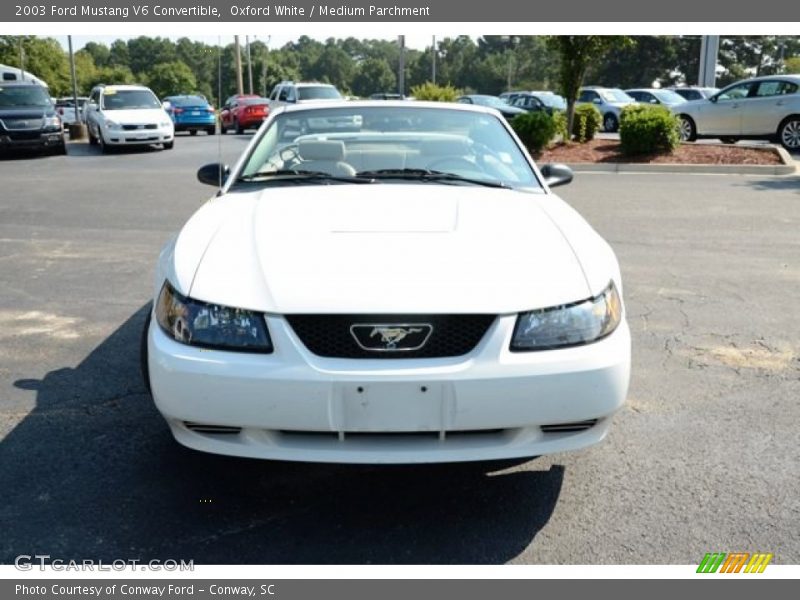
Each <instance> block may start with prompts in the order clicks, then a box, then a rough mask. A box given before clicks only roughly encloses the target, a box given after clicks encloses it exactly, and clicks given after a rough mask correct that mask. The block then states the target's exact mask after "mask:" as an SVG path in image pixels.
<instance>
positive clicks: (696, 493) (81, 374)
mask: <svg viewBox="0 0 800 600" xmlns="http://www.w3.org/2000/svg"><path fill="white" fill-rule="evenodd" d="M219 140H220V138H218V137H206V136H205V135H202V134H201V135H199V136H197V137H193V138H189V137H183V136H182V137H180V138H179V139H178V140H177V141H176V143H175V148H174V149H173V150H172V151H168V152H165V151H157V150H152V151H134V152H126V153H115V154H112V155H108V156H102V155H100V154H99V153H98V152H97V151H96V150H95V149H94V148H90V147H89V146H87V145H84V144H71V145H70V148H69V155H68V156H63V157H55V156H54V157H44V158H32V157H26V158H22V159H2V160H0V522H2V523H3V532H2V535H0V562H2V563H10V562H13V560H14V557H15V556H17V555H19V554H49V555H51V556H52V557H53V558H62V559H75V560H79V559H83V558H101V559H103V560H108V561H110V560H113V559H120V558H122V559H129V558H137V559H142V560H147V559H151V558H158V559H162V560H163V559H168V558H174V559H185V560H189V559H194V560H195V562H197V563H199V564H202V563H233V564H237V563H280V564H283V563H311V564H317V563H355V564H364V563H373V564H374V563H485V564H497V563H509V562H510V563H559V564H565V563H566V564H593V563H600V564H611V563H653V564H671V563H673V564H674V563H677V564H692V563H693V564H697V563H698V562H699V561H700V559H701V558H702V557H703V555H704V554H705V553H706V552H710V551H722V552H729V551H749V552H753V551H761V552H772V553H774V555H775V558H774V562H775V563H778V564H780V563H783V564H788V563H795V564H796V563H798V562H800V531H799V530H798V523H800V428H798V425H797V424H798V423H799V422H800V403H798V398H800V360H799V359H798V356H800V342H799V341H798V339H799V337H798V326H797V315H798V307H797V299H798V298H800V236H798V231H800V176H798V175H795V176H788V177H757V176H722V175H670V174H659V175H644V174H639V175H614V174H588V173H581V174H578V175H577V176H576V179H575V181H574V182H573V184H572V185H570V186H566V187H564V188H559V192H560V193H561V195H562V197H563V198H565V199H566V200H567V201H568V202H570V203H571V204H572V205H573V206H575V207H576V208H577V209H578V210H579V211H581V212H582V213H583V214H584V216H585V217H586V218H587V219H588V220H589V221H590V222H591V223H592V224H593V225H594V226H595V227H596V228H597V229H598V231H600V233H601V234H602V235H603V236H604V237H605V238H606V239H607V240H608V241H609V242H610V243H611V244H612V246H613V247H614V248H615V249H616V251H617V254H618V256H619V259H620V262H621V265H622V269H623V277H624V282H625V290H624V292H625V298H626V301H627V310H628V319H629V322H630V325H631V329H632V332H633V373H632V381H631V387H630V393H629V398H628V403H627V406H626V408H625V409H624V410H623V411H621V413H620V414H619V415H618V417H617V418H616V422H615V426H614V427H613V429H612V431H611V434H610V436H609V438H608V439H607V440H606V441H605V442H604V443H603V444H602V445H600V446H597V447H595V448H592V449H589V450H586V451H582V452H577V453H572V454H563V455H554V456H549V457H542V458H538V459H535V460H531V461H527V462H519V463H518V464H511V465H508V464H504V465H486V464H476V465H440V466H416V467H408V466H399V467H349V466H331V465H309V464H292V463H274V462H260V461H251V460H243V459H233V458H224V457H217V456H212V455H204V454H201V453H196V452H193V451H190V450H187V449H184V448H182V447H180V446H178V445H177V443H175V442H174V441H173V439H172V437H171V435H170V433H169V431H168V429H167V426H166V424H165V423H164V422H163V421H162V419H161V418H160V416H159V415H158V414H157V412H156V410H155V408H154V407H153V405H152V401H151V400H150V398H149V396H148V395H147V394H146V393H145V391H144V386H143V383H142V380H141V378H140V375H139V365H138V342H139V336H140V332H141V327H142V323H143V320H144V316H145V312H146V310H147V306H146V305H147V302H148V300H149V296H150V293H151V288H152V279H151V278H152V270H153V266H154V264H155V260H156V257H157V255H158V252H159V249H160V247H161V245H162V244H163V243H164V242H165V241H166V240H167V239H168V238H169V237H170V235H171V234H172V233H173V232H174V231H175V230H177V229H178V228H179V227H180V226H181V225H182V224H183V222H184V221H185V220H186V219H187V217H188V216H189V215H190V214H192V212H193V211H194V210H195V209H196V208H197V207H199V206H200V204H201V203H202V202H203V201H204V199H205V198H207V197H208V196H209V195H211V194H212V193H213V189H212V188H210V187H208V186H204V185H201V184H200V183H198V182H197V181H196V179H195V171H196V169H197V167H199V166H200V165H201V164H203V163H206V162H212V161H215V160H216V159H217V156H218V155H220V154H221V155H222V156H223V157H224V158H225V159H226V160H228V161H232V160H233V159H235V157H236V156H237V155H238V153H239V152H240V151H241V150H242V149H243V147H244V145H245V143H246V141H247V137H246V136H231V135H229V136H225V137H224V139H223V146H222V148H221V150H220V148H219V147H218V143H219Z"/></svg>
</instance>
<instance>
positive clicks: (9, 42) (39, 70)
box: [0, 35, 72, 96]
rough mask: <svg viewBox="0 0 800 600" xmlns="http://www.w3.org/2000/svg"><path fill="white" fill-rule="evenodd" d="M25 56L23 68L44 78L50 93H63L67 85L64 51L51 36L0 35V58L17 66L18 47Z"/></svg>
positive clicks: (65, 91) (66, 65)
mask: <svg viewBox="0 0 800 600" xmlns="http://www.w3.org/2000/svg"><path fill="white" fill-rule="evenodd" d="M20 45H22V51H23V53H24V56H25V70H26V71H28V72H29V73H32V74H33V75H35V76H36V77H38V78H40V79H42V80H44V81H45V82H46V83H47V85H48V86H49V87H50V93H51V94H52V95H53V96H63V95H65V94H67V93H69V90H70V89H71V87H72V85H71V78H70V71H69V60H68V59H67V53H66V52H64V50H63V48H62V47H61V45H60V44H59V43H58V42H57V41H56V40H55V39H54V38H40V37H36V36H32V35H30V36H14V35H4V36H0V62H1V63H3V64H7V65H9V66H12V67H19V66H20V64H19V51H20V50H19V49H20Z"/></svg>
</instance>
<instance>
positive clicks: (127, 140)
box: [103, 126, 175, 146]
mask: <svg viewBox="0 0 800 600" xmlns="http://www.w3.org/2000/svg"><path fill="white" fill-rule="evenodd" d="M174 139H175V130H174V128H173V127H172V126H170V127H159V128H157V129H134V130H125V129H105V130H104V131H103V141H104V142H105V143H106V144H108V145H109V146H135V145H137V144H164V143H169V142H171V141H173V140H174Z"/></svg>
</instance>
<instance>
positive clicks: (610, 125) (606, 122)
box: [603, 113, 619, 133]
mask: <svg viewBox="0 0 800 600" xmlns="http://www.w3.org/2000/svg"><path fill="white" fill-rule="evenodd" d="M618 128H619V121H618V120H617V115H615V114H613V113H606V116H604V117H603V130H604V131H605V132H607V133H614V132H615V131H616V130H617V129H618Z"/></svg>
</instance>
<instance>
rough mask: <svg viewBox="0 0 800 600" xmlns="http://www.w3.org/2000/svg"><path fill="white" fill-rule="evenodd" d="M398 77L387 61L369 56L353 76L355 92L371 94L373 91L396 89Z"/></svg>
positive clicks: (358, 94) (362, 94)
mask: <svg viewBox="0 0 800 600" xmlns="http://www.w3.org/2000/svg"><path fill="white" fill-rule="evenodd" d="M396 88H397V79H396V77H395V74H394V72H393V71H392V69H391V68H390V67H389V65H388V64H387V63H386V61H383V60H380V59H377V58H368V59H366V60H365V61H364V62H362V63H361V64H360V65H359V66H358V70H357V72H356V76H355V77H354V78H353V93H354V94H356V95H357V96H369V95H370V94H372V93H373V92H386V91H394V90H395V89H396Z"/></svg>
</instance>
